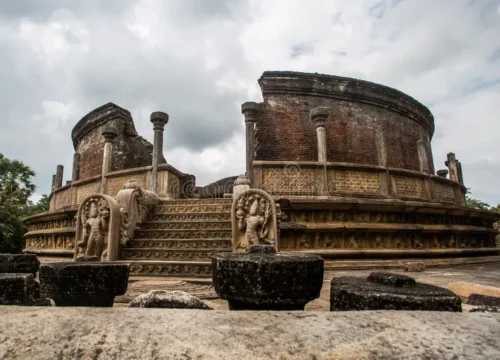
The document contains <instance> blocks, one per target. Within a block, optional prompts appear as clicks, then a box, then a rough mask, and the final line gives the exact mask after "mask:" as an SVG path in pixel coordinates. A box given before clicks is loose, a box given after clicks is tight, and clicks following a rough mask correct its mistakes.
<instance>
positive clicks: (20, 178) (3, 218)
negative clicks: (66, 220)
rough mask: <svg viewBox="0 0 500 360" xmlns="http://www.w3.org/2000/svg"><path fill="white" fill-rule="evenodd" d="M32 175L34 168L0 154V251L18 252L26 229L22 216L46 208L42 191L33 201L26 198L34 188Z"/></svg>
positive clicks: (46, 198) (22, 243) (45, 197)
mask: <svg viewBox="0 0 500 360" xmlns="http://www.w3.org/2000/svg"><path fill="white" fill-rule="evenodd" d="M33 176H35V172H34V171H33V170H32V169H31V168H30V167H29V166H27V165H25V164H24V163H23V162H22V161H18V160H9V159H8V158H6V157H5V156H4V155H3V154H0V253H2V252H12V253H16V252H20V251H21V250H22V248H23V247H24V233H25V232H26V227H25V225H24V224H23V220H24V218H25V217H26V216H29V215H33V214H35V213H37V212H40V211H46V209H48V206H47V203H48V197H47V196H46V195H44V196H42V199H40V201H39V202H38V203H37V204H36V205H35V204H33V203H32V202H31V201H30V200H29V197H30V196H31V195H33V193H34V192H35V188H36V187H35V184H33V182H32V178H33Z"/></svg>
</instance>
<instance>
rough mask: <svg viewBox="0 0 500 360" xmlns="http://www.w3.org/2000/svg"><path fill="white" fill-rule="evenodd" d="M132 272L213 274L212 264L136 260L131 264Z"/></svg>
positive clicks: (149, 273)
mask: <svg viewBox="0 0 500 360" xmlns="http://www.w3.org/2000/svg"><path fill="white" fill-rule="evenodd" d="M130 273H131V274H135V275H176V276H211V275H212V264H211V263H201V264H189V263H186V264H182V263H180V264H179V263H178V264H165V263H157V264H154V263H153V264H151V263H140V262H134V263H132V264H131V265H130Z"/></svg>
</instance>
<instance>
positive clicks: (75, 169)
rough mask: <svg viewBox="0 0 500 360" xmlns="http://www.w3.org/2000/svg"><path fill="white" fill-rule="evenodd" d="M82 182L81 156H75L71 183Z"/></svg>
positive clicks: (76, 154)
mask: <svg viewBox="0 0 500 360" xmlns="http://www.w3.org/2000/svg"><path fill="white" fill-rule="evenodd" d="M78 180H80V154H78V153H74V154H73V173H72V174H71V182H75V181H78Z"/></svg>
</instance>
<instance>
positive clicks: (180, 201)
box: [159, 198, 233, 205]
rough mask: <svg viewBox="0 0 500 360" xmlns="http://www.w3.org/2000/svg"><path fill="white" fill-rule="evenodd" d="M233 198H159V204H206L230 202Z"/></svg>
mask: <svg viewBox="0 0 500 360" xmlns="http://www.w3.org/2000/svg"><path fill="white" fill-rule="evenodd" d="M232 203H233V199H220V198H219V199H178V200H160V202H159V204H160V205H197V204H198V205H199V204H202V205H207V204H210V205H212V204H232Z"/></svg>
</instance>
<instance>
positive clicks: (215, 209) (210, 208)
mask: <svg viewBox="0 0 500 360" xmlns="http://www.w3.org/2000/svg"><path fill="white" fill-rule="evenodd" d="M229 211H231V205H230V204H228V205H194V206H172V205H164V204H163V203H161V204H160V205H158V206H156V208H155V212H156V213H159V214H183V213H222V212H229Z"/></svg>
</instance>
